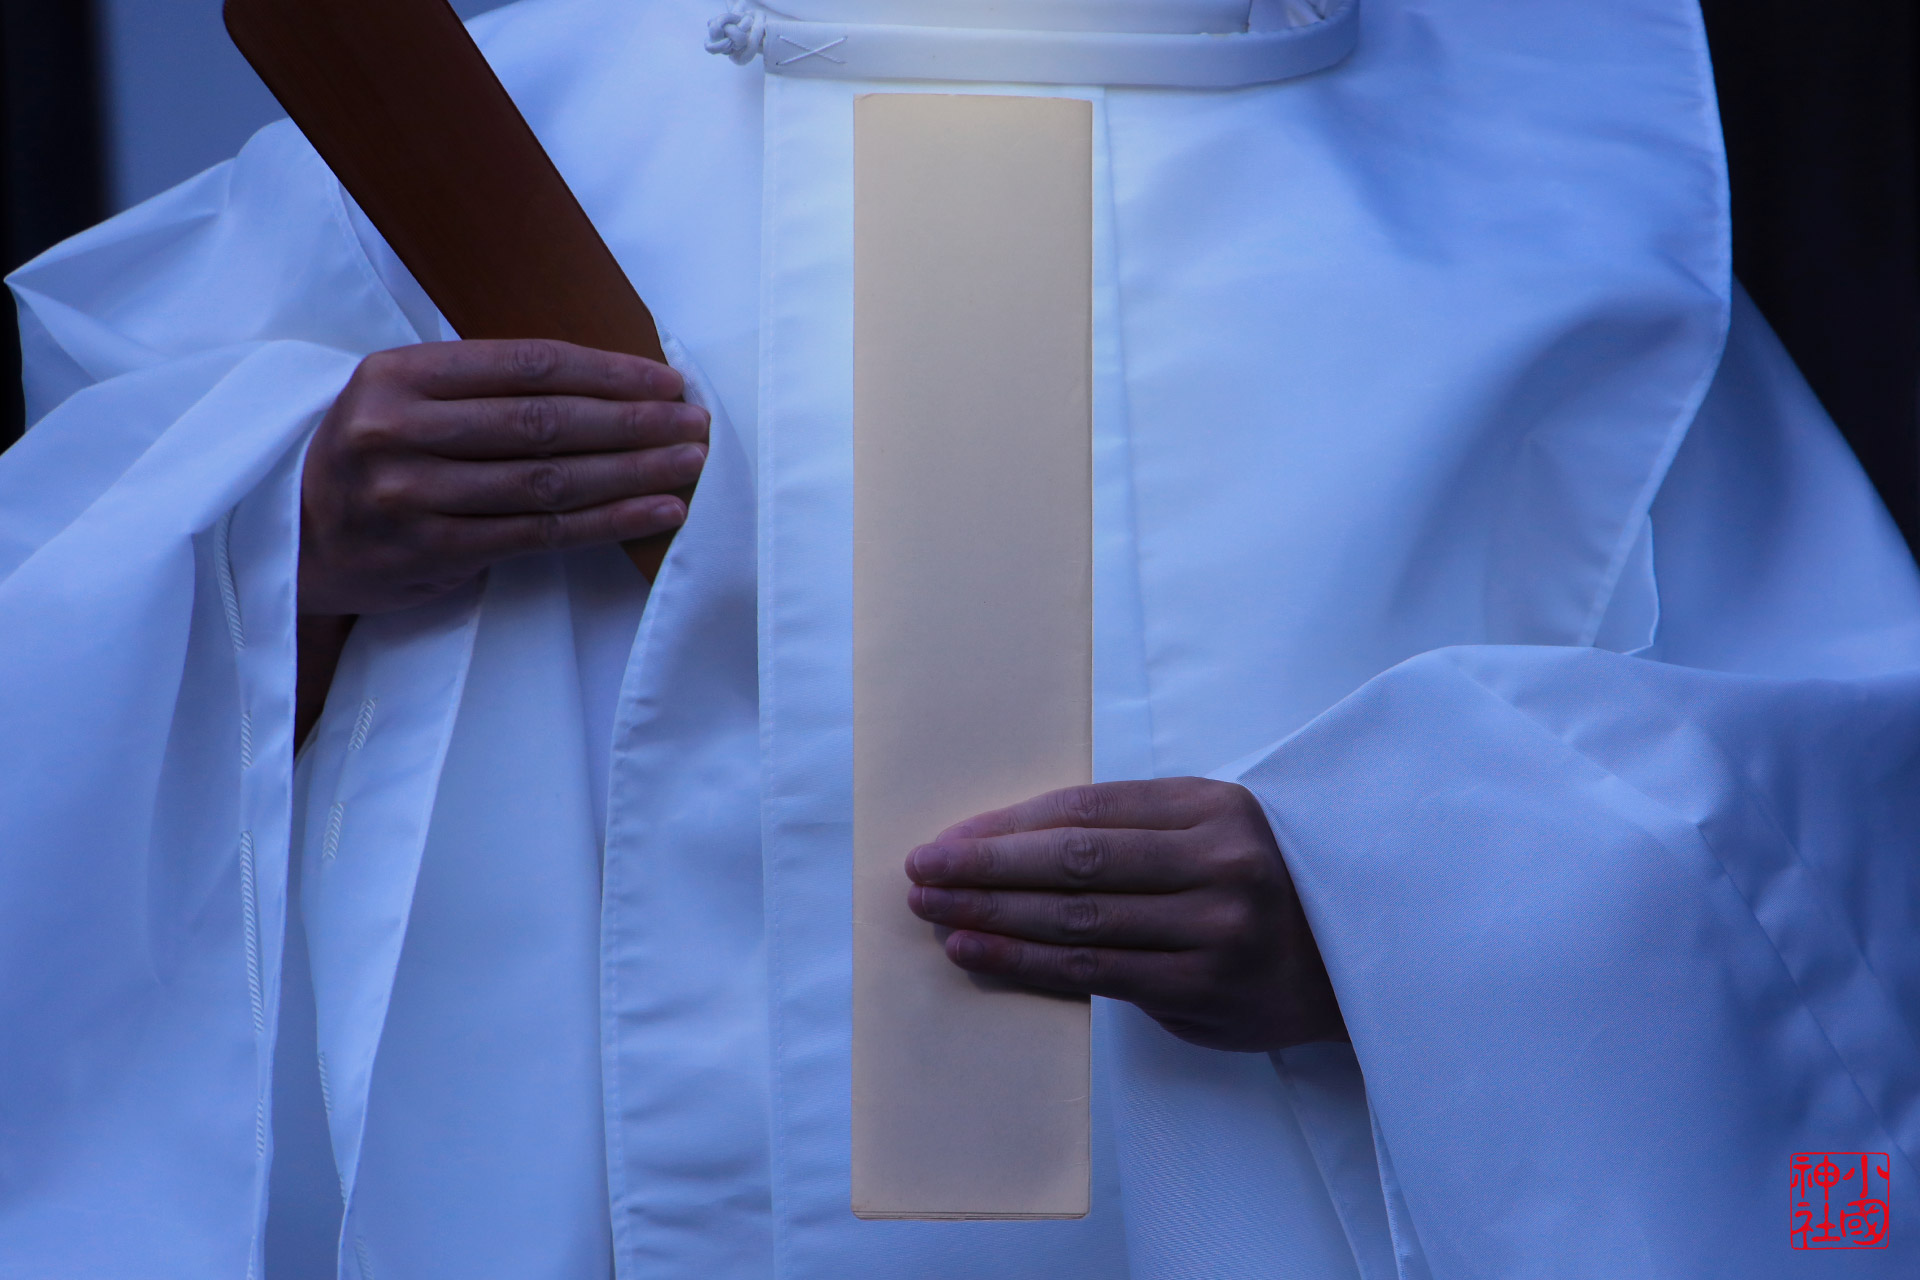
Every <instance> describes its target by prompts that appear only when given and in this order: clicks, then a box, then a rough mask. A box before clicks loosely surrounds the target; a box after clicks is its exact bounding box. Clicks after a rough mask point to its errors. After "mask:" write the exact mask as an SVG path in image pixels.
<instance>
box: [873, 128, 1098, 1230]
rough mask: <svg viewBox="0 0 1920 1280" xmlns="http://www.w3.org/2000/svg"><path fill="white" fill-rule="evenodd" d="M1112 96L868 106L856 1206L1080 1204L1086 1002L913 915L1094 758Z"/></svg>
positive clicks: (1065, 1212) (939, 1213)
mask: <svg viewBox="0 0 1920 1280" xmlns="http://www.w3.org/2000/svg"><path fill="white" fill-rule="evenodd" d="M1092 162H1093V113H1092V107H1091V105H1090V104H1089V103H1087V102H1086V101H1083V100H1080V99H1075V98H1037V97H1035V98H1028V97H1003V96H988V95H975V94H924V93H876V94H869V95H865V96H863V97H861V98H859V99H858V100H857V102H856V104H855V109H854V550H853V583H854V587H853V612H854V618H853V636H854V641H853V643H854V654H853V720H854V995H853V1209H854V1212H855V1213H856V1214H858V1215H860V1216H861V1217H865V1218H1015V1219H1022V1218H1071V1217H1079V1216H1082V1215H1084V1214H1085V1213H1086V1212H1087V1210H1088V1197H1089V1172H1088V1171H1089V1137H1088V1133H1089V1124H1088V1078H1089V1072H1088V1059H1089V1035H1090V1032H1089V1006H1088V1002H1087V1001H1086V1000H1085V999H1076V998H1069V997H1061V996H1054V995H1048V994H1043V993H1039V992H1035V991H1029V990H1022V989H1015V988H1012V987H1009V986H1005V985H1000V984H996V983H991V982H985V981H981V980H979V979H976V978H973V977H971V976H969V975H968V974H966V973H964V972H962V971H961V970H960V969H958V968H955V967H954V966H953V965H952V964H951V963H949V962H948V960H947V959H946V957H945V955H944V953H943V951H942V943H941V936H940V934H938V933H937V932H936V930H935V929H934V928H933V927H932V926H929V925H927V924H925V923H923V922H922V921H920V920H918V919H916V918H915V917H914V916H913V915H912V914H911V913H910V912H909V911H908V909H907V904H906V896H907V880H906V876H905V873H904V870H903V864H904V862H905V859H906V855H907V853H908V852H909V850H911V849H912V848H913V847H914V846H915V845H917V844H921V843H924V842H925V841H927V840H929V839H931V838H932V837H933V836H934V835H936V834H937V833H938V832H939V831H941V830H942V829H943V828H945V827H947V826H949V825H951V824H952V823H954V822H957V821H959V820H961V819H963V818H966V817H969V816H971V815H973V814H975V813H979V812H982V811H984V810H988V809H994V808H999V807H1001V806H1004V805H1008V804H1011V803H1014V802H1016V801H1019V800H1023V799H1026V798H1027V797H1029V796H1033V795H1036V794H1038V793H1040V792H1043V791H1047V790H1051V789H1053V788H1056V787H1063V786H1071V785H1075V784H1080V783H1085V782H1088V781H1090V780H1091V776H1092V728H1091V724H1092V694H1091V690H1092V609H1093V600H1092V569H1093V566H1092V501H1093V499H1092V484H1091V471H1092V467H1091V436H1092V410H1091V403H1092V394H1091V380H1092V291H1093V285H1092V261H1093V250H1092V243H1093V179H1092Z"/></svg>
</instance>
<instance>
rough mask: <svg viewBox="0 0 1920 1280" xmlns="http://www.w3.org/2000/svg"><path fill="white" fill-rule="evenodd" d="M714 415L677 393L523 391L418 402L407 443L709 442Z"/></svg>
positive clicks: (454, 451)
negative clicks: (653, 396) (610, 395)
mask: <svg viewBox="0 0 1920 1280" xmlns="http://www.w3.org/2000/svg"><path fill="white" fill-rule="evenodd" d="M711 421H712V417H711V415H710V414H708V413H707V411H706V410H705V409H702V408H700V407H699V406H698V405H691V404H687V403H685V402H684V401H679V400H595V399H590V398H588V397H585V396H575V395H553V396H518V397H496V398H492V399H473V400H433V401H428V402H426V403H423V404H420V403H417V404H415V405H414V407H413V408H412V410H411V412H410V413H409V414H408V422H407V433H408V438H407V443H408V444H409V445H411V446H412V447H414V448H416V449H419V450H420V451H422V452H424V453H431V454H436V455H438V456H440V457H443V458H463V459H498V458H549V457H554V456H556V455H562V454H574V453H612V452H615V451H616V450H625V449H656V448H660V447H662V446H665V445H672V444H704V443H706V440H707V433H708V427H709V425H710V423H711Z"/></svg>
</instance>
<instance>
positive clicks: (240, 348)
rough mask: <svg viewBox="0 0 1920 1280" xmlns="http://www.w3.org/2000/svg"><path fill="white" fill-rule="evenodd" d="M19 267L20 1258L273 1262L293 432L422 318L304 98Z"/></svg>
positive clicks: (12, 1179) (4, 534) (14, 1176)
mask: <svg viewBox="0 0 1920 1280" xmlns="http://www.w3.org/2000/svg"><path fill="white" fill-rule="evenodd" d="M9 283H10V284H11V285H12V287H13V289H14V292H15V294H16V296H17V298H18V301H19V305H20V314H21V329H22V334H23V347H24V353H25V358H26V366H27V376H26V381H27V392H28V400H29V406H30V413H31V416H32V417H33V418H34V419H35V423H34V425H33V426H32V428H31V429H30V430H29V431H28V433H27V435H26V436H25V438H24V439H23V440H22V441H21V442H20V443H19V444H17V445H15V446H14V447H13V448H12V449H11V450H10V451H8V452H7V453H6V454H5V455H4V456H0V672H4V673H5V674H4V676H3V677H0V725H5V726H6V733H5V745H4V747H0V884H4V886H5V891H4V893H0V1081H4V1082H5V1087H4V1089H0V1134H4V1138H3V1139H0V1187H4V1192H0V1258H4V1259H5V1263H4V1265H0V1270H4V1271H5V1272H6V1273H7V1274H9V1275H23V1276H40V1275H46V1276H53V1275H61V1276H123V1277H175V1276H177V1277H182V1278H183V1280H184V1278H185V1277H195V1278H199V1277H205V1276H214V1275H227V1276H236V1277H237V1276H242V1275H247V1274H258V1265H259V1259H258V1248H257V1240H258V1235H259V1231H260V1226H261V1222H262V1220H263V1216H264V1209H265V1196H264V1192H265V1185H266V1165H267V1159H268V1154H269V1153H268V1146H269V1113H268V1109H269V1098H268V1091H267V1082H268V1080H269V1079H270V1076H271V1055H272V1037H273V1033H274V1029H275V1026H276V1016H275V1012H276V1004H277V999H278V992H279V952H280V938H281V921H282V920H283V918H284V912H285V905H286V896H285V882H286V863H287V847H288V831H289V814H290V806H291V799H290V777H291V773H292V764H291V757H292V753H293V742H292V733H293V680H294V667H295V656H294V639H293V628H294V614H295V608H294V598H293V592H294V566H295V562H296V557H297V543H298V478H299V462H300V458H301V455H302V451H303V449H304V444H305V440H306V438H307V435H308V433H309V432H310V430H311V428H312V426H313V424H314V423H315V422H316V421H317V419H318V416H319V415H320V414H321V413H323V412H324V410H325V409H326V407H327V406H328V405H329V404H330V403H331V401H332V399H333V397H334V396H335V395H336V394H337V393H338V391H339V388H340V387H341V385H342V384H343V383H344V382H345V380H346V379H347V377H348V376H349V375H350V374H351V372H352V370H353V368H354V367H355V365H356V364H357V362H358V360H359V358H360V356H361V355H362V354H363V353H365V352H367V351H370V350H374V349H377V348H380V347H385V346H392V345H397V344H399V343H403V342H407V341H412V340H413V332H412V330H411V328H410V327H409V326H408V325H407V323H406V321H405V319H404V317H403V316H402V314H401V312H400V311H399V309H398V308H397V307H396V305H395V304H394V302H393V301H392V299H391V297H390V296H389V294H388V293H387V291H386V290H385V289H384V288H382V287H381V285H380V282H379V280H378V279H377V277H376V276H375V274H374V272H373V270H372V269H371V268H370V266H369V265H368V262H367V259H366V255H365V253H364V252H363V251H362V248H361V246H360V244H359V242H358V241H357V239H356V238H355V236H354V233H353V230H352V228H351V226H350V225H349V222H348V218H347V213H346V210H345V208H344V206H343V203H342V198H341V196H340V193H339V191H338V188H337V187H336V186H335V184H334V183H333V181H332V179H331V177H330V176H329V175H328V174H327V172H326V170H325V168H324V167H323V166H322V165H321V164H320V162H319V160H318V158H317V157H315V156H314V155H313V153H312V152H311V151H310V150H309V149H308V148H307V147H306V145H305V143H304V142H303V141H302V140H301V139H300V137H299V135H298V134H297V133H295V132H294V131H293V130H292V129H291V128H290V127H288V126H284V125H282V126H278V127H275V128H271V129H269V130H267V131H265V132H264V133H263V134H261V135H260V136H259V137H258V138H256V139H255V140H254V141H253V142H252V143H251V144H250V145H249V146H248V147H247V149H246V150H245V151H244V152H243V153H242V154H241V156H240V157H239V158H238V160H236V161H235V162H233V163H231V164H227V165H222V166H220V167H219V168H217V169H214V170H212V171H210V172H209V173H207V174H205V175H203V176H201V177H200V178H197V179H195V180H193V181H192V182H189V183H187V184H186V185H184V186H182V187H180V188H178V189H176V190H175V191H172V192H170V193H168V194H166V195H164V196H161V197H159V198H158V199H156V200H155V201H152V202H150V203H148V204H146V205H143V206H141V207H139V208H137V209H134V210H132V211H130V212H128V213H126V214H124V215H122V216H121V217H119V218H116V219H115V220H113V221H111V222H109V223H107V224H105V225H103V226H101V227H98V228H95V229H94V230H92V231H90V232H87V233H86V234H84V235H82V236H80V237H78V238H76V239H75V240H72V241H69V242H67V243H66V244H64V245H61V246H59V247H57V248H55V249H54V250H52V251H51V252H49V253H48V254H46V255H44V256H43V257H41V258H40V259H38V260H37V261H35V262H33V263H31V264H29V265H28V266H26V267H25V268H23V269H22V270H21V271H19V272H18V273H16V275H15V276H14V277H13V278H12V279H11V280H10V281H9ZM250 1257H251V1258H252V1266H253V1267H254V1270H253V1271H251V1272H250V1271H249V1265H250V1263H249V1259H250Z"/></svg>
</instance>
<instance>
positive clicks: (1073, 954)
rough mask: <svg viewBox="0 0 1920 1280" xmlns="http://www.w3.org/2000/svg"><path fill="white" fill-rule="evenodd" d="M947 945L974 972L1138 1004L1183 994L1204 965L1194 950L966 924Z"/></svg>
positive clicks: (949, 954)
mask: <svg viewBox="0 0 1920 1280" xmlns="http://www.w3.org/2000/svg"><path fill="white" fill-rule="evenodd" d="M946 950H947V959H949V960H951V961H952V962H953V963H954V964H957V965H959V966H960V967H961V968H962V969H965V970H967V971H968V972H969V973H983V974H989V975H991V976H993V977H997V978H1006V979H1009V980H1011V981H1013V982H1021V983H1025V984H1026V985H1028V986H1031V987H1042V988H1044V989H1046V990H1048V991H1070V992H1074V993H1076V994H1080V995H1091V996H1106V997H1108V998H1109V999H1113V1000H1130V1001H1133V1002H1134V1003H1136V1004H1158V1003H1162V1002H1165V1001H1168V1000H1177V999H1178V998H1179V994H1180V993H1181V992H1182V991H1184V990H1187V989H1190V988H1192V987H1194V986H1195V985H1196V978H1195V972H1196V970H1197V968H1198V961H1197V960H1196V959H1195V954H1196V953H1194V952H1190V951H1118V950H1113V949H1110V948H1106V947H1057V946H1052V945H1050V944H1048V943H1044V942H1025V941H1022V940H1020V939H1017V938H1002V937H999V936H997V935H995V934H991V933H974V932H971V931H964V930H963V931H958V932H955V933H952V934H949V935H948V936H947V942H946Z"/></svg>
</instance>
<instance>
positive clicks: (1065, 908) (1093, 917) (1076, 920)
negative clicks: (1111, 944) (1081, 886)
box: [1055, 896, 1106, 942]
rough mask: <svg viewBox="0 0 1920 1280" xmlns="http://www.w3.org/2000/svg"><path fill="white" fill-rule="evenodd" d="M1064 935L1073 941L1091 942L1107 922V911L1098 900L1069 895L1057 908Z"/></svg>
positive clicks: (1062, 934) (1060, 926)
mask: <svg viewBox="0 0 1920 1280" xmlns="http://www.w3.org/2000/svg"><path fill="white" fill-rule="evenodd" d="M1055 912H1056V914H1057V916H1058V924H1059V928H1060V933H1061V936H1062V937H1065V938H1066V939H1068V940H1069V941H1071V942H1091V941H1093V940H1094V939H1095V938H1098V937H1099V936H1100V934H1101V932H1102V930H1103V928H1104V926H1105V924H1106V919H1105V916H1106V913H1105V912H1104V911H1103V910H1102V909H1101V906H1100V904H1099V903H1098V902H1096V901H1094V900H1093V899H1092V898H1089V897H1085V896H1068V897H1064V898H1062V899H1061V900H1060V903H1059V905H1058V906H1057V907H1056V908H1055Z"/></svg>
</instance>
